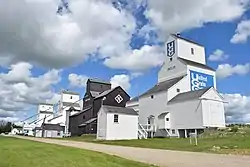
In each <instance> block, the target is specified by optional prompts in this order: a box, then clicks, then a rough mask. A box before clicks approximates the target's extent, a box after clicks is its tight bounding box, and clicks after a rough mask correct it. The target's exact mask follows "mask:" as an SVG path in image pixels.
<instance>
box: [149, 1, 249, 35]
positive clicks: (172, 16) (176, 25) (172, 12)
mask: <svg viewBox="0 0 250 167" xmlns="http://www.w3.org/2000/svg"><path fill="white" fill-rule="evenodd" d="M248 4H249V0H223V1H222V0H202V1H201V0H185V1H183V0H172V1H166V0H148V10H147V11H146V16H147V17H148V18H149V19H150V20H151V23H152V25H154V26H155V27H156V28H158V29H159V32H160V37H162V38H163V39H165V38H166V37H167V35H168V34H169V33H175V32H181V31H183V30H187V29H191V28H196V27H201V26H203V25H204V23H209V22H228V21H232V20H235V19H236V18H239V17H240V16H242V15H243V13H244V12H245V11H246V10H247V6H248ZM222 11H223V12H222Z"/></svg>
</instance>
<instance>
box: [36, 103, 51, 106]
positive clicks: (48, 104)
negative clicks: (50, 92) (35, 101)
mask: <svg viewBox="0 0 250 167" xmlns="http://www.w3.org/2000/svg"><path fill="white" fill-rule="evenodd" d="M39 105H45V106H46V105H47V106H54V104H51V103H39Z"/></svg>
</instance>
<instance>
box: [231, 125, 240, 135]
mask: <svg viewBox="0 0 250 167" xmlns="http://www.w3.org/2000/svg"><path fill="white" fill-rule="evenodd" d="M238 130H239V128H238V127H237V126H234V127H232V128H231V132H234V133H236V132H238Z"/></svg>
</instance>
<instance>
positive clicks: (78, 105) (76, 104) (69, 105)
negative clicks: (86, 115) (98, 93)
mask: <svg viewBox="0 0 250 167" xmlns="http://www.w3.org/2000/svg"><path fill="white" fill-rule="evenodd" d="M63 106H66V107H80V104H79V103H70V102H63Z"/></svg>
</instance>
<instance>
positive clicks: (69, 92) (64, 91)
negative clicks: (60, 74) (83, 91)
mask: <svg viewBox="0 0 250 167" xmlns="http://www.w3.org/2000/svg"><path fill="white" fill-rule="evenodd" d="M62 93H65V94H70V95H80V94H79V93H77V92H71V91H67V90H63V91H62Z"/></svg>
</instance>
